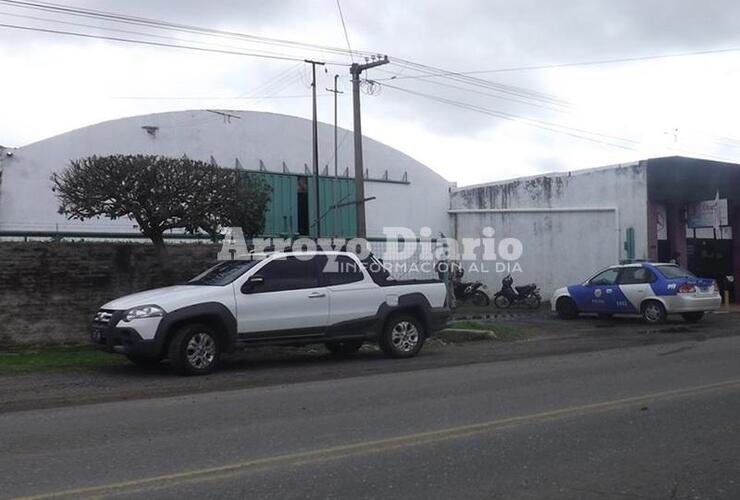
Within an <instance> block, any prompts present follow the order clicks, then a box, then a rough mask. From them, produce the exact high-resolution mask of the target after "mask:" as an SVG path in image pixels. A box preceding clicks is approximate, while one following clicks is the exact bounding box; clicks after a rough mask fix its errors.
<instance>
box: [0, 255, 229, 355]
mask: <svg viewBox="0 0 740 500" xmlns="http://www.w3.org/2000/svg"><path fill="white" fill-rule="evenodd" d="M219 249H220V246H219V245H210V244H209V245H205V244H197V245H195V244H194V245H174V246H172V247H170V248H169V255H168V257H167V259H166V261H165V262H162V261H161V260H160V259H159V258H158V257H157V256H156V254H155V253H154V247H153V246H152V245H149V244H112V243H44V242H29V243H10V242H0V262H2V265H1V266H0V348H2V347H4V346H9V345H19V344H20V345H29V344H63V343H73V344H74V343H81V342H82V343H84V342H87V338H88V337H87V335H88V334H89V331H88V329H89V324H90V321H91V318H92V315H93V314H94V313H95V311H97V310H98V308H100V306H101V305H103V304H104V303H105V302H108V301H109V300H111V299H114V298H116V297H120V296H121V295H125V294H128V293H133V292H137V291H141V290H146V289H149V288H155V287H159V286H167V285H172V284H177V283H183V282H184V281H186V280H188V279H190V278H192V277H193V276H195V275H197V274H198V273H199V272H201V271H202V270H204V269H206V268H207V267H209V266H211V265H213V263H214V262H215V260H216V255H217V253H218V250H219Z"/></svg>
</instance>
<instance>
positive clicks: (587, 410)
mask: <svg viewBox="0 0 740 500" xmlns="http://www.w3.org/2000/svg"><path fill="white" fill-rule="evenodd" d="M738 387H740V379H736V380H728V381H725V382H718V383H715V384H707V385H701V386H695V387H689V388H685V389H677V390H672V391H664V392H658V393H653V394H646V395H643V396H634V397H629V398H622V399H615V400H611V401H604V402H601V403H592V404H587V405H580V406H571V407H568V408H561V409H558V410H550V411H545V412H541V413H533V414H529V415H521V416H518V417H507V418H502V419H497V420H490V421H487V422H480V423H477V424H468V425H461V426H457V427H448V428H445V429H438V430H434V431H426V432H419V433H415V434H407V435H404V436H397V437H392V438H383V439H376V440H371V441H364V442H359V443H353V444H347V445H339V446H331V447H328V448H321V449H318V450H311V451H302V452H296V453H286V454H282V455H276V456H272V457H265V458H257V459H254V460H247V461H244V462H238V463H233V464H228V465H222V466H218V467H209V468H204V469H196V470H191V471H185V472H176V473H172V474H164V475H160V476H152V477H147V478H142V479H134V480H131V481H122V482H119V483H112V484H107V485H100V486H89V487H82V488H77V489H71V490H65V491H59V492H52V493H44V494H40V495H33V496H27V497H18V498H16V499H15V500H43V499H50V498H55V499H56V498H75V499H77V498H80V497H87V498H98V497H104V496H107V495H113V494H123V493H134V492H137V491H142V490H147V491H150V490H155V489H161V488H164V487H168V486H172V485H176V484H181V483H190V482H204V481H210V480H214V479H222V478H225V477H231V476H234V475H237V474H240V473H244V472H247V471H252V470H259V469H265V468H268V467H272V466H277V465H292V466H297V465H309V464H315V463H319V462H324V461H328V460H336V459H339V458H343V457H347V456H351V455H360V454H365V453H377V452H380V451H388V450H393V449H399V448H409V447H412V446H421V445H424V444H431V443H437V442H440V441H445V440H450V439H459V438H463V437H468V436H471V435H476V434H481V433H484V432H488V431H492V430H495V429H500V428H503V427H512V426H515V425H521V424H526V423H533V422H539V421H545V420H553V419H557V418H564V417H571V416H581V415H589V414H595V413H601V412H606V411H609V410H614V409H618V408H622V407H625V406H629V405H633V404H638V403H646V402H651V401H652V402H655V401H666V400H670V399H677V398H686V397H689V396H694V395H698V394H701V393H705V392H710V391H717V390H720V389H733V388H738Z"/></svg>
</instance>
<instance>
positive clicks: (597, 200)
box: [451, 163, 647, 298]
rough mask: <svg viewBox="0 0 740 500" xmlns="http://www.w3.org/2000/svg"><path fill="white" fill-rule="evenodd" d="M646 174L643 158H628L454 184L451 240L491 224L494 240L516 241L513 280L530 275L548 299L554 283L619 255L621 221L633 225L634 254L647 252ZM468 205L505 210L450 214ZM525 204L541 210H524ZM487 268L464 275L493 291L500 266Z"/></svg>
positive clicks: (623, 229)
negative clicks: (516, 265)
mask: <svg viewBox="0 0 740 500" xmlns="http://www.w3.org/2000/svg"><path fill="white" fill-rule="evenodd" d="M646 179H647V178H646V174H645V165H644V164H643V163H634V164H628V165H617V166H614V167H604V168H598V169H593V170H585V171H580V172H567V173H563V174H550V175H544V176H538V177H532V178H526V179H518V180H514V181H510V182H504V183H495V184H486V185H479V186H471V187H467V188H461V189H458V190H455V191H453V192H452V195H451V209H452V210H451V211H452V212H453V213H452V214H451V217H452V218H453V227H455V229H453V231H454V234H456V236H457V238H458V239H461V238H466V237H481V232H482V230H483V228H484V227H486V226H491V227H493V228H494V229H495V231H496V232H495V237H496V239H497V240H499V241H500V240H501V239H503V238H506V237H513V238H517V239H519V240H521V241H522V244H523V248H524V252H523V254H522V257H521V258H520V260H519V261H518V262H519V264H520V267H521V269H522V272H521V273H518V272H515V273H513V277H514V279H515V284H519V285H523V284H526V283H528V282H536V283H537V284H539V285H540V286H541V288H542V291H543V295H544V297H545V298H549V296H550V295H551V294H552V292H553V291H554V290H555V289H557V288H559V287H561V286H565V285H568V284H573V283H577V282H580V281H581V280H583V279H584V278H586V277H588V275H590V274H592V273H593V272H595V271H597V270H598V269H600V268H603V267H606V266H609V265H612V264H617V263H618V262H619V260H620V259H621V258H624V256H625V253H624V249H623V248H622V245H623V243H624V239H625V234H626V229H627V228H629V227H632V228H634V230H635V249H636V252H635V257H636V258H638V259H644V258H647V180H646ZM591 208H598V209H600V210H598V211H594V210H590V209H591ZM609 208H615V209H616V210H614V211H612V210H608V209H609ZM470 209H473V210H475V209H494V210H502V211H505V210H511V212H506V213H501V212H499V213H496V212H482V213H457V214H455V213H454V212H455V210H462V211H465V210H470ZM518 209H523V211H517V210H518ZM531 209H540V210H542V211H531V212H527V211H526V210H531ZM481 265H482V263H479V265H478V267H480V266H481ZM487 268H488V269H489V271H490V272H488V273H469V274H468V275H467V276H466V279H470V280H473V279H480V280H481V281H484V282H486V283H487V284H488V285H489V286H490V287H491V288H492V289H494V290H498V289H499V288H500V286H501V279H502V278H503V277H504V276H505V274H506V273H496V272H495V264H493V265H487Z"/></svg>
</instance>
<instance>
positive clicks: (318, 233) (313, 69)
mask: <svg viewBox="0 0 740 500" xmlns="http://www.w3.org/2000/svg"><path fill="white" fill-rule="evenodd" d="M305 62H307V63H308V64H310V65H311V72H312V75H313V79H312V80H311V90H312V94H313V177H314V198H315V200H314V202H315V204H316V238H317V239H318V238H320V237H321V203H320V202H319V120H318V116H317V112H316V65H317V64H318V65H319V66H323V65H324V63H322V62H318V61H311V60H309V59H306V60H305Z"/></svg>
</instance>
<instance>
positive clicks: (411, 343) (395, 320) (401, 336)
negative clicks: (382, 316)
mask: <svg viewBox="0 0 740 500" xmlns="http://www.w3.org/2000/svg"><path fill="white" fill-rule="evenodd" d="M425 338H426V331H425V330H424V327H423V325H422V323H421V321H419V320H418V318H416V316H414V315H412V314H394V315H393V316H391V317H390V318H389V319H388V321H386V323H385V327H384V328H383V333H382V334H381V335H380V348H381V349H382V350H383V352H384V353H385V354H386V356H390V357H392V358H411V357H414V356H416V355H417V354H418V353H419V351H420V350H421V347H422V346H423V345H424V339H425Z"/></svg>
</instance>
